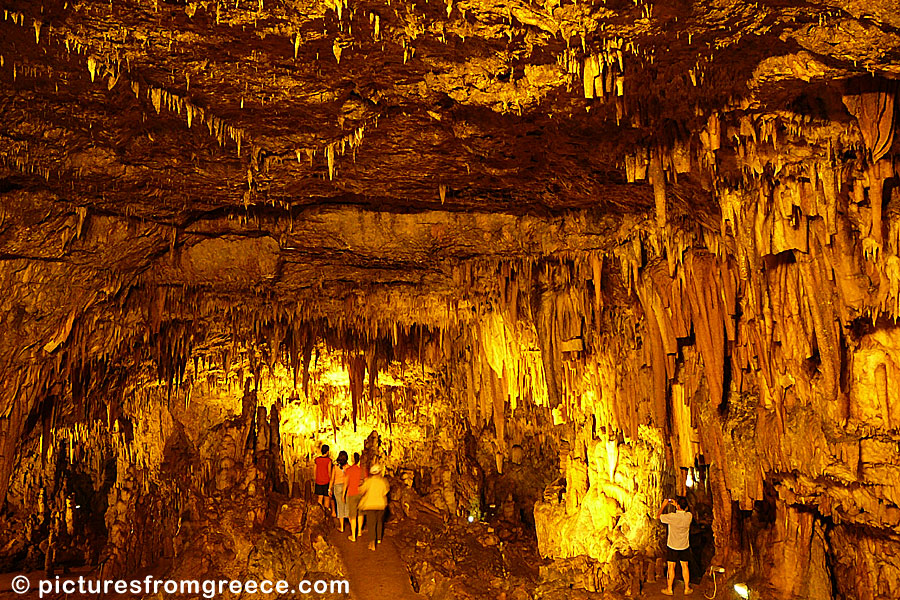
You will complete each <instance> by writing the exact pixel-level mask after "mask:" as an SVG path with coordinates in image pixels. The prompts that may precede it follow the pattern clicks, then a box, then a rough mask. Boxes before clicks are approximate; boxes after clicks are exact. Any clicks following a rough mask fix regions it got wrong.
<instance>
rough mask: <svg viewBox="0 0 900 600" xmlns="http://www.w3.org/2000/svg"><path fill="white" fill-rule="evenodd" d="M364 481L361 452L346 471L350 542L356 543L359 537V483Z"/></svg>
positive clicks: (354, 454) (345, 499) (356, 453)
mask: <svg viewBox="0 0 900 600" xmlns="http://www.w3.org/2000/svg"><path fill="white" fill-rule="evenodd" d="M361 479H362V468H361V467H360V466H359V452H354V453H353V464H352V465H350V466H349V467H347V468H346V469H344V502H346V503H347V513H348V514H347V516H348V517H349V518H350V541H351V542H355V541H356V538H357V536H359V528H360V524H361V523H360V522H361V521H362V515H361V514H360V513H359V498H360V496H361V494H360V493H359V482H360V480H361Z"/></svg>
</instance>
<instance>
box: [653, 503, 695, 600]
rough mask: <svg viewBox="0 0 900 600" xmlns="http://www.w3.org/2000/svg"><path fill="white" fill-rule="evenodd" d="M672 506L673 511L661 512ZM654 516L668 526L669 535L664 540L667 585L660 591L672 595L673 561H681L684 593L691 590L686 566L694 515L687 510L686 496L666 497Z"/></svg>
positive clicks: (689, 572)
mask: <svg viewBox="0 0 900 600" xmlns="http://www.w3.org/2000/svg"><path fill="white" fill-rule="evenodd" d="M669 506H672V507H674V508H675V512H668V513H665V514H663V512H664V511H665V510H666V508H667V507H669ZM656 518H657V519H659V520H660V521H662V522H663V523H665V524H666V525H668V526H669V536H668V539H667V540H666V546H667V549H666V562H668V564H669V574H668V575H669V576H668V586H667V587H666V588H665V589H664V590H663V591H662V593H663V594H665V595H666V596H671V595H673V593H674V592H673V590H672V586H673V585H674V584H675V563H681V574H682V576H683V577H684V593H685V595H687V594H690V593H691V592H693V591H694V590H693V588H691V571H690V568H689V566H688V561H689V559H690V550H689V548H690V533H691V521H693V520H694V516H693V515H692V514H691V513H689V512H688V510H687V498H685V497H684V496H678V497H676V498H675V499H674V500H672V499H666V501H665V502H663V504H662V506H660V507H659V512H658V513H657V514H656Z"/></svg>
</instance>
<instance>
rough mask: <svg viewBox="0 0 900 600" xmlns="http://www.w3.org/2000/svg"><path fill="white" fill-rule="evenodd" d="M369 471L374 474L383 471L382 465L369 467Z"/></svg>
mask: <svg viewBox="0 0 900 600" xmlns="http://www.w3.org/2000/svg"><path fill="white" fill-rule="evenodd" d="M369 473H371V474H372V475H378V474H379V473H381V465H372V468H370V469H369Z"/></svg>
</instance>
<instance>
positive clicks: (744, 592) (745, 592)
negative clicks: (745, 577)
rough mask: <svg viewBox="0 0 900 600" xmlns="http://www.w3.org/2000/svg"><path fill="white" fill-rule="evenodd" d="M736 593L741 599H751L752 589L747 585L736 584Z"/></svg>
mask: <svg viewBox="0 0 900 600" xmlns="http://www.w3.org/2000/svg"><path fill="white" fill-rule="evenodd" d="M734 592H735V593H736V594H737V595H738V596H740V597H741V598H744V600H747V599H748V598H750V588H748V587H747V584H746V583H736V584H734Z"/></svg>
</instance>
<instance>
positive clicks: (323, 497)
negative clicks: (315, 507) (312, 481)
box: [315, 444, 331, 512]
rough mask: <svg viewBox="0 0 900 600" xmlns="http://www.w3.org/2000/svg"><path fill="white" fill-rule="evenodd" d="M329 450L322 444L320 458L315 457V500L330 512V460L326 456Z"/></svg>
mask: <svg viewBox="0 0 900 600" xmlns="http://www.w3.org/2000/svg"><path fill="white" fill-rule="evenodd" d="M329 450H330V448H329V447H328V445H327V444H322V456H317V457H316V460H315V463H316V499H317V500H318V502H319V504H321V505H322V506H324V507H325V510H327V511H329V512H331V498H330V497H329V494H328V482H329V481H330V480H331V458H330V457H329V456H328V451H329Z"/></svg>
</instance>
